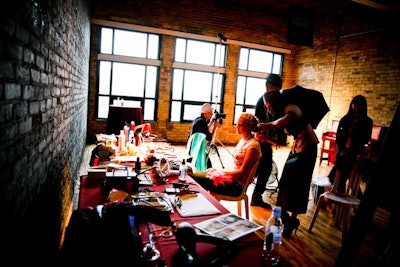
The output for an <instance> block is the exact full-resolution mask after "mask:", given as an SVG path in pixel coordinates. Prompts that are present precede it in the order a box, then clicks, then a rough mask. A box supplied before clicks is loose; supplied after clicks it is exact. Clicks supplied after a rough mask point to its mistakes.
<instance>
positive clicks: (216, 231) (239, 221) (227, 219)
mask: <svg viewBox="0 0 400 267" xmlns="http://www.w3.org/2000/svg"><path fill="white" fill-rule="evenodd" d="M194 226H195V227H196V228H198V229H200V230H202V231H204V232H205V233H207V234H209V235H212V236H215V237H219V238H226V239H228V240H230V241H232V240H235V239H238V238H239V237H242V236H244V235H247V234H249V233H252V232H255V231H257V230H259V229H261V228H262V226H261V225H258V224H255V223H253V222H251V221H249V220H247V219H244V218H242V217H240V216H237V215H235V214H233V213H228V214H224V215H220V216H218V217H215V218H212V219H208V220H206V221H202V222H199V223H196V224H195V225H194Z"/></svg>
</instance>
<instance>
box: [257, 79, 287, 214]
mask: <svg viewBox="0 0 400 267" xmlns="http://www.w3.org/2000/svg"><path fill="white" fill-rule="evenodd" d="M281 88H282V79H281V77H280V76H279V75H277V74H270V75H269V76H268V77H267V80H266V82H265V89H266V92H269V91H272V90H280V89H281ZM255 115H256V117H257V118H258V119H259V121H260V122H269V121H272V120H273V118H271V116H270V114H268V111H267V109H266V108H265V104H264V97H263V96H261V97H260V98H259V99H258V101H257V104H256V111H255ZM275 136H276V131H273V130H270V131H264V132H260V133H257V134H256V138H257V140H258V141H259V143H260V145H261V152H262V157H261V159H260V163H259V165H258V169H257V172H256V175H257V183H256V186H255V187H254V191H253V195H252V197H251V202H250V205H251V206H259V207H263V208H271V205H270V204H269V203H266V202H264V200H263V198H262V195H263V193H264V191H265V187H266V185H267V182H268V179H269V176H270V175H271V171H272V145H273V144H276V138H275ZM284 136H285V137H286V134H284ZM285 139H286V138H285Z"/></svg>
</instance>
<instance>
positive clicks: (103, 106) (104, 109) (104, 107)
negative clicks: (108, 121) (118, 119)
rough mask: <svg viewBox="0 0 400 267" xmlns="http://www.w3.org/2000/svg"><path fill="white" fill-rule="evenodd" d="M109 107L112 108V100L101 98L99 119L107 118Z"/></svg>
mask: <svg viewBox="0 0 400 267" xmlns="http://www.w3.org/2000/svg"><path fill="white" fill-rule="evenodd" d="M109 106H110V98H109V97H108V96H100V97H99V108H98V112H97V117H99V118H107V117H108V108H109Z"/></svg>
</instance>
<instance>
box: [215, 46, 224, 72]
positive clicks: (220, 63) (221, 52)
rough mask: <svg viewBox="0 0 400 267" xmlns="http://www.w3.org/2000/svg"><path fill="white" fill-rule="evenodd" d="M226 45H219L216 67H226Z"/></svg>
mask: <svg viewBox="0 0 400 267" xmlns="http://www.w3.org/2000/svg"><path fill="white" fill-rule="evenodd" d="M225 49H226V46H225V45H218V48H217V54H216V55H215V60H216V62H215V64H214V65H215V66H217V67H224V66H225V55H226V53H225Z"/></svg>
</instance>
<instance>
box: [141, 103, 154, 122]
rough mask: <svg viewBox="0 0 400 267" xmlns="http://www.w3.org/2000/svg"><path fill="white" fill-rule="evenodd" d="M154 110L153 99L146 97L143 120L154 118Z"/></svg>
mask: <svg viewBox="0 0 400 267" xmlns="http://www.w3.org/2000/svg"><path fill="white" fill-rule="evenodd" d="M154 110H155V101H154V100H151V99H146V100H145V101H144V110H143V112H144V115H143V119H144V120H145V121H152V120H154Z"/></svg>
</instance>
